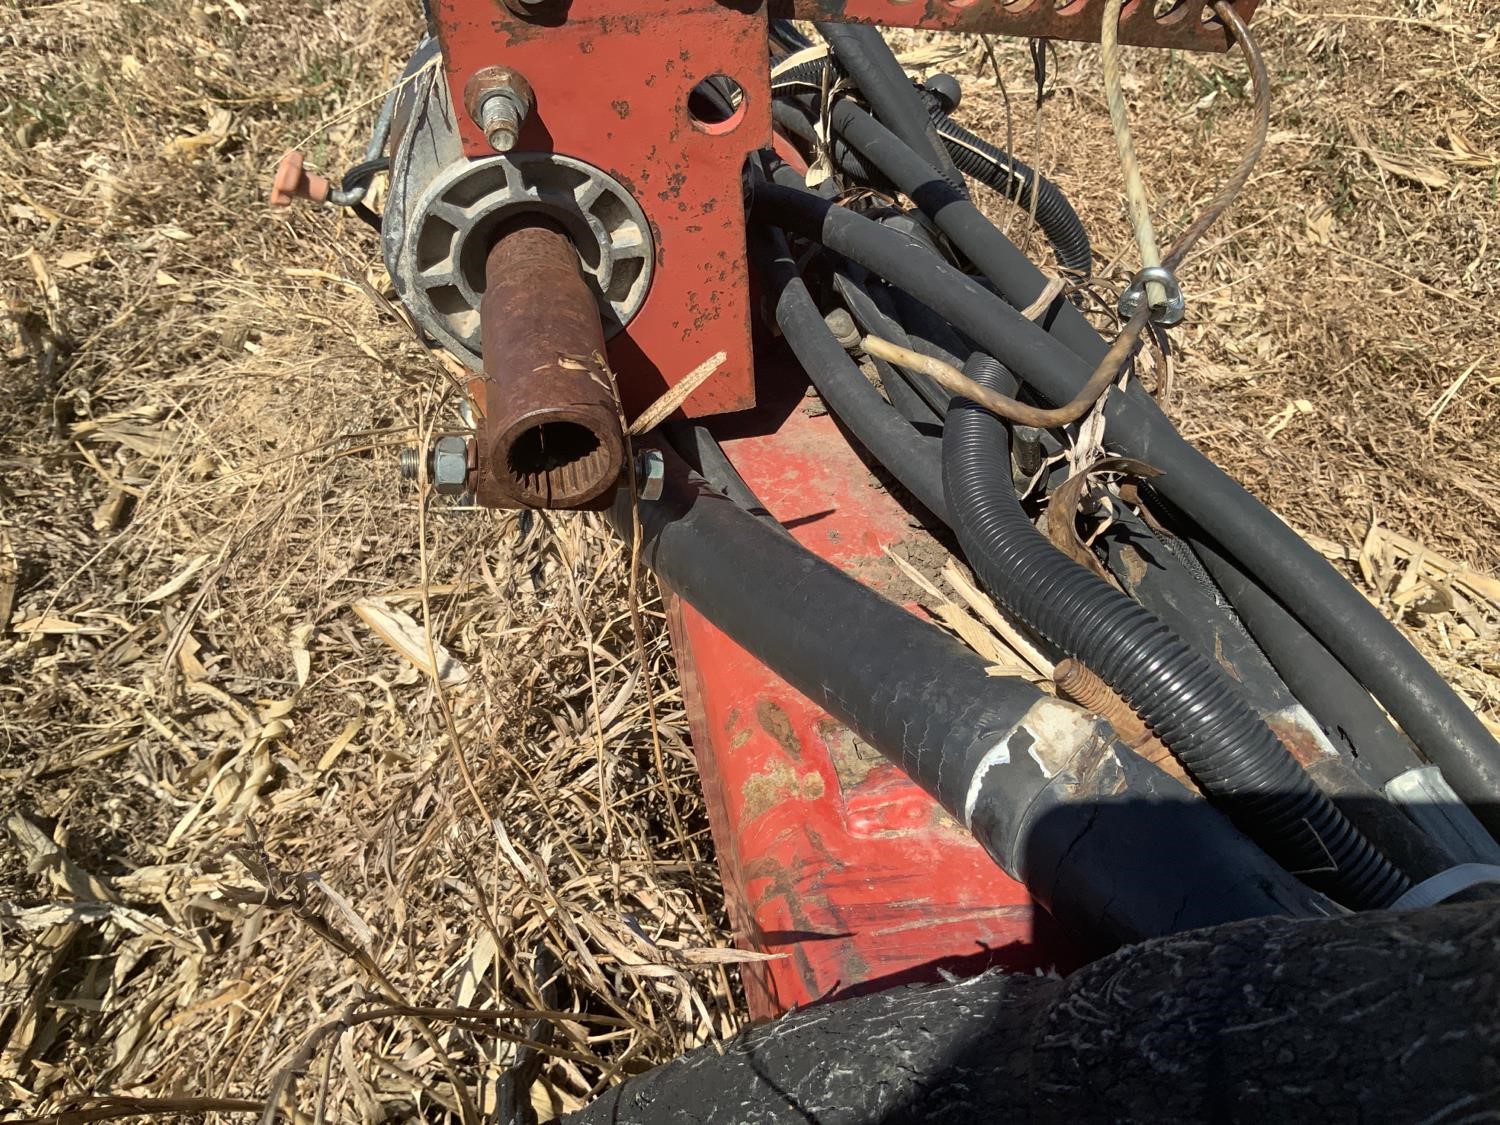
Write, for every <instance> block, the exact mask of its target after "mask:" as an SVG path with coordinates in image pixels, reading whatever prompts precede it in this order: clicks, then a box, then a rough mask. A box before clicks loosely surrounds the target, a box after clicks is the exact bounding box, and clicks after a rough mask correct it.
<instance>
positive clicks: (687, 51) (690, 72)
mask: <svg viewBox="0 0 1500 1125" xmlns="http://www.w3.org/2000/svg"><path fill="white" fill-rule="evenodd" d="M433 15H434V18H435V20H436V23H437V28H438V35H439V38H440V40H441V42H442V47H443V59H444V65H445V66H446V68H447V75H448V81H449V85H450V87H451V89H452V91H453V95H454V105H456V106H462V105H463V104H464V87H465V84H466V83H467V82H468V80H469V78H470V77H471V76H472V75H473V74H474V73H475V72H476V71H478V70H480V69H481V68H483V67H487V66H495V65H503V66H506V67H509V68H511V69H513V70H515V71H517V72H519V73H520V74H523V75H524V76H525V77H526V80H527V81H528V82H529V83H530V84H531V88H532V91H533V93H534V96H535V109H534V110H533V111H532V113H531V115H530V116H529V118H528V119H527V121H526V124H525V126H524V128H523V129H522V131H521V135H520V141H519V144H518V145H517V147H518V149H521V150H530V151H552V152H560V153H565V154H567V155H569V156H573V157H576V158H578V159H580V160H583V161H586V162H588V163H589V164H592V165H594V166H595V167H597V168H601V169H603V170H604V171H606V172H608V173H609V174H610V175H612V176H614V177H615V178H616V179H617V180H619V181H620V182H621V183H622V184H624V185H625V186H626V187H627V188H628V189H629V190H630V192H631V194H632V195H634V196H635V199H636V202H637V203H639V204H640V205H641V207H642V208H643V209H644V210H645V212H646V216H647V218H648V219H649V220H650V222H651V228H652V234H653V236H654V238H655V241H656V272H655V275H654V277H653V279H652V283H651V291H650V293H649V294H648V296H647V298H646V303H645V305H644V307H642V309H641V311H640V312H639V313H638V314H637V315H636V317H635V319H634V320H632V321H631V323H630V325H629V326H628V328H627V329H626V330H625V331H624V332H622V333H620V334H619V335H618V336H616V337H615V338H614V339H613V340H612V341H611V342H610V345H609V358H610V363H611V366H612V367H613V368H614V370H615V372H616V375H617V376H618V378H619V382H620V390H621V397H622V399H623V400H624V403H625V408H626V410H627V412H628V413H629V414H630V415H631V416H634V415H635V414H637V413H639V412H640V411H641V410H642V409H644V408H645V407H646V406H648V405H649V404H650V403H652V402H653V401H655V400H656V398H657V397H658V396H659V395H660V394H661V393H662V392H663V391H664V390H666V388H667V387H668V386H669V385H670V384H673V383H675V382H677V381H678V380H679V379H681V378H682V377H683V376H685V375H687V374H689V373H690V372H692V371H693V370H694V369H695V368H697V367H698V366H699V365H701V364H702V363H704V361H706V360H708V359H709V358H710V357H711V356H713V355H715V354H716V353H718V352H720V351H723V352H725V353H726V357H727V358H726V360H725V363H724V366H723V367H722V368H721V369H720V370H719V372H718V373H717V374H716V375H714V376H713V377H712V378H711V379H709V380H708V381H707V382H706V383H705V384H704V385H703V386H702V388H700V389H699V390H698V391H697V392H696V393H694V394H693V396H692V397H691V398H689V399H688V401H687V405H686V412H687V413H688V414H689V415H693V416H701V415H707V414H717V413H723V412H726V411H733V410H743V409H745V408H747V407H749V406H751V405H752V404H753V402H754V383H753V379H752V375H751V372H752V366H753V361H752V356H751V350H750V319H749V318H750V310H749V303H748V301H747V299H746V293H747V291H748V279H747V266H746V262H745V214H744V206H743V200H742V188H741V171H742V169H743V167H744V163H745V157H746V155H747V154H748V153H750V152H753V151H755V150H757V149H760V148H763V147H765V146H766V145H767V144H769V143H770V139H771V111H770V76H769V74H768V72H767V68H766V65H765V58H766V15H765V10H764V8H763V7H762V6H760V5H758V4H756V3H754V2H745V0H738V2H736V3H732V4H730V3H723V2H722V0H675V2H674V3H672V4H655V3H645V2H643V0H572V3H571V4H570V5H568V6H567V8H566V12H565V18H561V17H559V18H558V19H553V20H551V21H550V23H551V25H550V26H549V25H548V24H547V23H543V22H536V23H533V22H530V21H528V20H527V19H525V18H523V17H521V16H518V15H515V14H514V13H512V12H511V11H510V9H508V8H506V7H505V6H504V5H502V4H499V3H497V2H496V0H435V2H434V4H433ZM714 74H724V75H727V76H729V77H730V78H732V79H734V80H735V81H736V82H738V83H739V84H740V87H741V89H742V90H743V91H744V94H745V97H744V102H743V105H742V109H741V112H740V113H738V114H736V115H735V117H734V118H731V120H730V122H728V123H726V124H721V125H703V124H700V123H697V122H695V121H694V119H693V118H692V117H691V115H690V114H689V112H688V105H687V99H688V94H689V92H690V91H691V90H692V89H693V87H694V86H696V85H697V84H698V83H699V82H701V81H702V80H703V79H705V78H707V77H709V76H711V75H714ZM460 118H461V128H462V133H463V139H464V150H465V152H467V153H468V154H469V155H470V156H486V155H490V154H491V150H490V149H489V146H488V144H487V143H486V141H485V139H484V136H483V134H482V133H481V132H480V131H479V129H478V127H477V126H476V125H475V124H474V123H473V121H471V120H470V119H469V117H468V115H467V114H466V113H460Z"/></svg>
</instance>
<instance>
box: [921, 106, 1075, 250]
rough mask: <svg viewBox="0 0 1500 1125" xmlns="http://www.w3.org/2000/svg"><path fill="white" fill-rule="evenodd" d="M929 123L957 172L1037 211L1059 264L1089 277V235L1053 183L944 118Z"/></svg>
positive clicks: (1018, 204) (1039, 222)
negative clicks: (941, 140)
mask: <svg viewBox="0 0 1500 1125" xmlns="http://www.w3.org/2000/svg"><path fill="white" fill-rule="evenodd" d="M933 123H934V124H935V125H936V126H937V131H938V136H940V137H941V138H942V139H943V144H944V145H946V146H947V149H948V155H949V156H951V157H952V158H953V163H954V164H955V165H956V166H957V167H958V170H959V171H960V172H963V173H965V174H967V175H970V176H973V177H974V178H975V179H976V180H978V181H979V182H980V183H982V184H984V185H985V186H986V187H989V188H993V189H994V190H995V191H997V192H999V193H1000V194H1001V195H1003V196H1005V198H1006V199H1010V200H1014V201H1015V204H1016V206H1017V207H1019V208H1021V210H1023V211H1031V210H1032V209H1033V207H1035V209H1036V221H1037V223H1038V225H1040V226H1041V228H1042V233H1043V234H1045V235H1046V236H1047V241H1048V242H1049V243H1050V244H1051V245H1052V251H1053V253H1054V254H1056V255H1057V264H1058V265H1060V266H1061V267H1062V268H1063V269H1065V270H1068V271H1069V272H1071V273H1076V274H1080V275H1082V276H1083V277H1088V276H1089V275H1090V273H1092V272H1093V269H1094V250H1093V247H1092V246H1091V245H1090V244H1089V232H1088V231H1087V230H1085V229H1084V226H1083V220H1082V219H1080V218H1079V217H1078V212H1077V211H1075V210H1073V205H1072V204H1071V203H1069V202H1068V197H1067V196H1065V195H1063V193H1062V191H1061V190H1060V189H1059V188H1058V186H1057V185H1056V184H1054V183H1053V182H1052V181H1051V180H1049V179H1047V177H1046V176H1043V175H1042V174H1041V173H1039V172H1037V171H1036V170H1035V169H1034V168H1032V167H1031V166H1030V165H1028V164H1026V163H1025V162H1023V161H1020V160H1017V159H1016V158H1015V157H1014V156H1011V155H1010V154H1009V153H1007V152H1005V151H1004V150H1003V149H999V148H996V147H995V146H994V145H992V144H990V143H989V142H988V141H986V140H984V139H983V138H981V137H979V136H976V135H975V134H973V133H971V132H969V130H967V129H965V128H964V127H963V126H962V125H960V124H958V122H956V121H954V120H952V119H951V118H949V117H947V116H943V115H938V116H935V117H934V118H933Z"/></svg>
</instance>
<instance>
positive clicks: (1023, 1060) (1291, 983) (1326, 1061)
mask: <svg viewBox="0 0 1500 1125" xmlns="http://www.w3.org/2000/svg"><path fill="white" fill-rule="evenodd" d="M1497 965H1500V926H1497V924H1496V921H1495V915H1494V908H1493V906H1491V905H1490V904H1474V905H1464V906H1442V907H1436V908H1433V909H1429V910H1419V911H1412V912H1408V913H1402V914H1391V913H1371V914H1359V915H1351V916H1348V917H1343V918H1327V919H1319V920H1317V921H1290V920H1288V919H1285V918H1262V919H1257V920H1255V921H1250V922H1238V923H1234V924H1232V925H1228V926H1219V927H1215V928H1213V929H1208V930H1197V931H1194V932H1193V933H1188V934H1180V935H1177V936H1175V937H1169V938H1162V939H1159V940H1156V941H1149V942H1143V943H1141V944H1140V945H1135V946H1129V947H1127V948H1125V949H1122V950H1120V951H1119V952H1117V953H1114V954H1111V955H1110V956H1108V957H1105V958H1103V959H1101V960H1099V961H1095V962H1094V963H1093V964H1091V965H1089V966H1087V967H1085V968H1083V969H1080V970H1079V971H1078V972H1076V973H1074V974H1073V975H1072V976H1071V977H1069V978H1068V979H1066V980H1061V979H1058V978H1055V977H1032V976H1005V975H1003V974H1000V973H990V974H988V975H986V976H982V977H976V978H975V979H973V980H969V981H964V982H962V983H959V984H943V985H915V986H908V987H905V988H899V989H894V990H892V991H888V992H881V993H876V994H874V995H871V996H863V997H859V998H856V999H852V1000H844V1001H836V1002H831V1003H825V1004H815V1005H813V1006H811V1007H808V1008H804V1009H802V1010H800V1011H796V1012H793V1013H791V1014H789V1015H787V1016H784V1017H783V1018H781V1019H780V1020H777V1021H776V1022H774V1023H769V1024H763V1025H761V1026H759V1027H756V1028H752V1029H750V1030H749V1031H746V1032H743V1033H742V1034H740V1035H738V1036H736V1037H735V1038H734V1039H733V1040H731V1041H730V1042H729V1043H728V1044H726V1045H725V1047H724V1048H723V1054H722V1055H721V1054H719V1053H718V1052H717V1051H716V1050H715V1049H714V1048H713V1047H704V1048H701V1049H699V1050H697V1051H694V1052H693V1053H691V1054H689V1055H687V1056H685V1057H683V1058H681V1059H678V1060H676V1061H675V1062H671V1063H668V1064H666V1065H665V1066H661V1067H658V1068H657V1069H656V1070H653V1071H649V1072H648V1073H646V1074H643V1075H641V1076H640V1077H638V1078H635V1079H632V1080H631V1081H629V1082H627V1083H625V1084H624V1085H623V1086H619V1087H616V1088H615V1089H613V1090H611V1091H609V1092H608V1093H606V1094H604V1095H603V1096H602V1097H601V1098H599V1100H598V1101H596V1102H594V1103H593V1104H592V1105H590V1106H588V1107H587V1108H585V1109H584V1110H582V1111H580V1112H579V1113H577V1114H574V1115H572V1116H570V1117H568V1118H566V1119H565V1120H566V1121H568V1122H572V1123H574V1125H603V1123H605V1122H608V1123H610V1125H648V1123H649V1125H809V1123H815V1125H876V1123H880V1125H896V1123H903V1125H904V1123H907V1122H951V1123H953V1125H976V1123H980V1122H991V1121H994V1122H1034V1121H1043V1122H1059V1123H1066V1125H1083V1123H1085V1122H1095V1121H1099V1122H1104V1121H1110V1122H1116V1121H1171V1122H1200V1121H1306V1120H1318V1121H1323V1120H1327V1121H1339V1122H1342V1121H1351V1122H1352V1121H1438V1120H1442V1121H1458V1120H1464V1121H1492V1120H1495V1118H1496V1115H1497V1114H1496V1111H1497V1109H1500V971H1497V968H1496V966H1497Z"/></svg>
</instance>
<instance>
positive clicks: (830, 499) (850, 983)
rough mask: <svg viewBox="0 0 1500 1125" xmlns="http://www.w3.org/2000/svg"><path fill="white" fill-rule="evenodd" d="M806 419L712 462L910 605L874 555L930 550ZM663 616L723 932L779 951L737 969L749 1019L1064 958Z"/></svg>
mask: <svg viewBox="0 0 1500 1125" xmlns="http://www.w3.org/2000/svg"><path fill="white" fill-rule="evenodd" d="M820 410H821V408H820V407H819V406H818V405H817V403H816V400H807V401H806V402H805V403H803V404H802V405H800V406H798V407H797V408H796V409H795V410H793V412H792V413H791V415H790V416H789V417H788V418H787V419H786V420H785V422H783V423H782V424H781V427H780V429H779V430H778V431H777V432H776V433H774V434H772V435H770V436H757V437H741V438H737V439H725V440H724V441H723V445H724V449H725V452H726V453H727V454H728V455H729V457H730V458H731V459H732V460H733V462H734V465H735V468H736V469H737V470H739V472H740V474H741V475H742V476H743V477H744V478H745V481H746V483H747V484H749V486H750V487H751V488H752V489H753V490H754V491H755V492H756V494H757V495H758V496H759V497H760V499H761V500H762V501H763V502H764V504H765V505H766V507H767V508H768V509H769V510H770V512H771V513H772V514H773V515H775V516H776V517H777V518H778V519H780V520H781V522H782V523H783V524H784V525H785V526H786V527H787V528H788V529H789V530H790V531H791V533H792V534H793V535H794V536H795V537H796V538H797V539H798V541H799V542H801V543H802V544H803V545H804V546H806V547H808V548H809V549H810V550H812V551H814V552H816V553H817V554H819V555H821V556H823V557H824V558H826V559H828V560H829V561H830V562H832V563H835V564H836V565H838V566H839V567H841V568H843V569H844V570H846V571H848V572H849V573H850V574H852V575H854V576H855V577H857V578H859V579H860V580H861V581H863V582H865V583H866V584H868V585H870V586H872V587H874V588H875V589H877V590H880V591H881V592H883V593H885V594H886V595H887V596H888V597H891V598H893V599H894V600H896V601H899V602H904V603H907V604H909V605H910V604H911V603H912V600H913V599H914V598H915V597H917V596H919V593H918V591H917V590H916V589H915V588H914V587H913V586H912V584H911V582H910V581H909V580H908V579H906V578H905V576H904V575H903V574H902V572H901V571H900V569H899V568H898V567H897V566H896V564H895V563H893V562H892V561H891V560H890V558H889V557H888V556H887V554H886V548H891V549H893V550H895V551H897V552H898V553H902V554H905V555H906V556H908V557H910V558H917V559H918V560H919V565H920V559H921V558H924V557H925V558H927V559H938V558H941V557H942V556H941V555H940V553H939V552H938V551H937V550H936V548H935V544H934V542H933V540H932V539H931V537H930V536H928V535H927V534H926V533H925V532H923V531H921V530H919V529H917V528H914V527H913V526H912V525H913V519H912V517H911V515H910V514H909V513H908V512H907V511H906V509H905V508H903V507H902V506H901V505H900V504H898V503H897V502H896V501H895V500H894V499H892V498H891V496H890V495H889V494H888V493H887V492H885V491H884V490H883V489H880V488H878V487H877V486H876V485H875V482H874V480H873V478H871V476H870V474H869V471H868V470H867V469H866V468H865V466H864V465H863V464H862V463H861V462H860V461H859V459H858V458H857V457H856V456H855V455H854V454H853V453H852V452H851V451H850V449H849V445H848V443H847V441H846V440H845V439H844V437H843V435H842V434H840V433H839V431H838V428H837V427H836V426H835V425H834V423H833V420H832V419H831V418H829V417H828V416H827V415H824V414H821V413H819V411H820ZM919 553H925V554H919ZM747 565H753V561H751V560H747ZM924 569H930V567H924ZM669 620H670V622H671V629H672V639H673V642H674V645H675V647H676V652H677V660H678V667H679V668H680V670H681V674H682V683H683V695H684V698H685V701H686V704H687V710H688V716H689V719H690V721H691V724H692V733H693V744H694V747H695V750H696V752H697V757H698V764H699V770H700V772H701V774H702V781H703V787H704V792H705V794H706V796H707V799H708V809H709V820H710V822H711V824H712V827H713V834H714V844H715V847H716V849H717V851H718V856H719V865H720V869H721V871H722V873H723V877H724V886H725V892H726V895H727V898H728V903H729V916H730V921H731V924H732V925H733V927H734V931H735V935H736V938H737V940H738V941H739V943H740V944H742V945H744V946H745V947H747V948H750V949H755V950H759V951H762V952H766V953H782V954H786V956H785V957H784V958H782V959H779V960H775V961H767V962H763V963H758V964H753V965H744V966H742V967H741V975H742V977H743V979H744V982H745V989H746V993H747V995H748V998H749V1002H750V1009H751V1012H752V1014H753V1015H754V1016H755V1017H757V1018H764V1017H769V1016H773V1015H776V1014H777V1013H779V1012H783V1011H785V1010H786V1009H788V1008H789V1007H792V1006H793V1005H803V1004H808V1003H811V1002H812V1001H815V1000H819V999H823V998H826V997H829V996H833V995H840V996H843V995H849V994H851V993H857V992H862V991H876V990H878V989H880V988H885V987H889V986H890V985H892V984H899V983H903V982H908V981H916V980H936V979H938V975H939V970H940V969H942V970H946V971H948V972H950V973H954V974H957V975H960V976H971V975H974V974H976V973H979V972H982V971H983V970H984V969H987V968H990V967H993V966H1002V967H1004V968H1006V969H1008V970H1012V971H1030V970H1034V969H1039V968H1040V969H1046V968H1052V967H1055V966H1060V967H1062V968H1064V969H1066V968H1070V967H1072V966H1074V965H1075V964H1077V963H1078V961H1079V959H1078V957H1077V955H1076V954H1075V952H1074V950H1073V948H1072V947H1071V945H1069V943H1068V942H1067V941H1066V940H1065V938H1064V937H1063V936H1062V934H1061V932H1060V931H1059V930H1058V928H1057V927H1056V925H1055V923H1053V921H1052V920H1051V918H1050V917H1049V916H1048V915H1047V914H1046V913H1045V912H1043V911H1042V910H1041V909H1040V908H1038V907H1036V906H1034V904H1033V903H1032V901H1031V899H1030V896H1028V894H1027V893H1026V889H1025V888H1024V887H1022V886H1021V885H1020V884H1018V883H1016V882H1014V881H1013V880H1011V879H1010V878H1009V877H1007V876H1006V875H1005V874H1004V873H1003V872H1002V871H1000V869H999V868H997V867H996V866H995V864H994V861H993V860H991V859H990V858H989V857H988V856H987V855H986V854H985V853H984V851H983V850H982V849H981V848H980V846H979V845H978V844H977V843H975V841H974V839H973V837H972V836H970V835H969V833H968V832H966V831H965V830H964V828H963V827H962V826H961V825H960V824H958V823H957V822H955V821H954V820H953V819H952V818H950V817H949V816H948V815H947V814H946V813H945V812H944V811H943V810H942V809H941V808H940V807H939V806H938V805H937V803H936V802H934V801H933V800H932V798H931V797H929V796H928V795H927V794H926V793H925V792H923V791H922V790H921V789H919V788H918V787H917V786H916V785H914V784H912V783H911V782H910V781H909V780H907V778H906V776H905V775H904V774H903V773H902V772H901V771H900V770H899V769H897V768H896V767H895V766H893V765H891V764H890V763H888V762H886V761H885V759H883V758H882V757H880V755H879V754H877V753H876V752H875V751H874V750H873V749H872V748H870V747H869V746H867V745H866V744H865V743H863V742H862V741H860V740H859V739H858V738H856V737H855V736H854V735H853V734H851V733H850V732H849V731H848V729H846V728H845V727H843V726H841V725H839V724H838V723H837V722H835V721H834V720H833V719H831V718H830V717H829V716H828V715H827V714H826V713H824V712H823V711H822V709H820V708H819V707H817V706H815V705H814V704H812V703H811V702H810V701H808V700H807V699H806V698H805V697H804V696H802V695H800V694H799V693H798V692H797V691H795V690H794V689H793V688H791V687H790V686H788V685H787V684H786V683H785V682H784V681H782V680H781V679H780V678H779V677H777V676H776V675H775V674H774V673H772V672H771V671H770V670H769V669H767V668H766V667H765V666H764V665H762V664H760V663H758V662H757V661H756V660H755V659H754V658H753V657H751V656H750V655H749V654H748V653H746V652H745V651H744V650H743V649H742V648H740V647H739V646H738V645H736V644H735V643H734V642H733V641H731V640H729V638H728V637H726V636H724V634H723V633H721V632H719V631H718V630H717V629H715V628H714V627H713V626H712V625H710V624H709V623H708V622H707V621H705V620H704V619H703V618H702V617H701V616H700V615H699V614H698V613H697V612H696V611H694V610H693V609H692V608H691V607H690V606H687V605H686V604H684V603H682V602H680V601H677V600H676V599H672V600H671V604H670V612H669Z"/></svg>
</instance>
